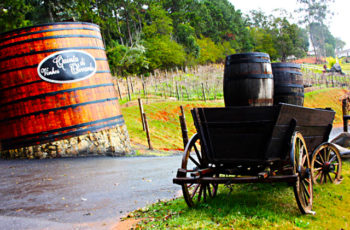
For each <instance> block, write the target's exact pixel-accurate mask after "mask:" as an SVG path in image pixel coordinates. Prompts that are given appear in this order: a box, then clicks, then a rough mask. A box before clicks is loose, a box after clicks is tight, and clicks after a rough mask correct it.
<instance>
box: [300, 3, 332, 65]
mask: <svg viewBox="0 0 350 230" xmlns="http://www.w3.org/2000/svg"><path fill="white" fill-rule="evenodd" d="M297 1H298V2H299V3H300V4H301V7H300V8H299V9H298V10H297V12H299V13H302V15H303V18H302V20H301V23H303V24H305V25H307V28H308V31H309V35H310V40H311V44H312V46H313V49H314V52H315V56H316V61H320V59H319V57H320V55H321V54H322V53H323V54H324V53H325V43H324V40H325V35H324V33H325V32H324V31H323V29H324V28H325V20H326V18H329V16H331V15H332V12H331V11H330V9H329V4H330V3H331V2H333V0H297ZM315 23H318V24H319V25H320V27H319V28H312V24H315ZM318 29H320V30H318ZM316 31H317V33H319V34H318V35H315V34H314V33H315V32H316ZM316 36H318V40H315V39H316ZM316 43H317V44H318V47H317V45H316Z"/></svg>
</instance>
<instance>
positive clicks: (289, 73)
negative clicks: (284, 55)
mask: <svg viewBox="0 0 350 230" xmlns="http://www.w3.org/2000/svg"><path fill="white" fill-rule="evenodd" d="M271 66H272V73H273V77H274V88H275V94H274V104H275V105H277V104H278V103H280V102H283V103H288V104H294V105H300V106H303V105H304V84H303V76H302V73H301V68H300V65H299V64H296V63H286V62H279V63H272V64H271Z"/></svg>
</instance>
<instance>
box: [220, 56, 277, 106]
mask: <svg viewBox="0 0 350 230" xmlns="http://www.w3.org/2000/svg"><path fill="white" fill-rule="evenodd" d="M224 100H225V106H271V105H273V75H272V70H271V63H270V56H269V55H268V54H266V53H261V52H252V53H240V54H233V55H230V56H227V57H226V60H225V70H224Z"/></svg>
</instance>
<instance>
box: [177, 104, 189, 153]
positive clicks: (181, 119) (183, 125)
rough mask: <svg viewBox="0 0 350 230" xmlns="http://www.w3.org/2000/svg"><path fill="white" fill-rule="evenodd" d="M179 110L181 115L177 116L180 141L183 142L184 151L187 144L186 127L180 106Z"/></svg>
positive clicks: (182, 109)
mask: <svg viewBox="0 0 350 230" xmlns="http://www.w3.org/2000/svg"><path fill="white" fill-rule="evenodd" d="M180 109H181V115H180V116H179V120H180V125H181V133H182V140H183V144H184V149H185V148H186V145H187V143H188V131H187V125H186V119H185V112H184V108H183V106H182V105H181V106H180Z"/></svg>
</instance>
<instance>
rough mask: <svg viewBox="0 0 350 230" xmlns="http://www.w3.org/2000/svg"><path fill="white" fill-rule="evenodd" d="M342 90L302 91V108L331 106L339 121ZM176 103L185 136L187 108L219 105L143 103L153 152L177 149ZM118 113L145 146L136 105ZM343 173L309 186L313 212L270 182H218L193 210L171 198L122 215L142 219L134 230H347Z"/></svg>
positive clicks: (348, 196)
mask: <svg viewBox="0 0 350 230" xmlns="http://www.w3.org/2000/svg"><path fill="white" fill-rule="evenodd" d="M347 93H348V91H347V90H344V89H332V88H330V89H321V90H317V91H313V92H309V93H306V94H305V106H306V107H314V108H325V107H331V108H332V109H333V110H335V111H336V112H337V115H336V118H335V123H338V124H339V123H341V100H340V99H341V98H342V97H343V96H344V95H345V94H347ZM180 105H183V106H184V108H185V115H186V120H187V125H188V130H189V136H191V135H192V134H194V133H195V128H194V127H193V121H192V116H191V114H190V109H191V108H193V107H204V106H206V107H209V106H211V107H215V106H217V107H222V106H224V104H223V101H217V102H207V103H204V102H202V101H201V102H184V101H176V102H161V103H153V104H149V105H144V109H145V112H146V114H147V118H148V122H149V126H150V131H151V139H152V143H153V146H154V147H155V148H157V149H158V150H172V151H173V150H179V151H180V150H182V149H183V146H182V138H181V133H180V127H179V119H178V116H179V115H180V108H179V106H180ZM123 115H124V118H125V121H126V124H127V126H128V130H129V133H130V137H131V140H132V142H133V143H137V144H141V145H147V142H146V137H145V133H144V131H142V128H141V127H142V126H141V119H140V113H139V108H138V107H137V106H132V107H127V108H123ZM141 154H142V153H141ZM343 177H344V180H343V182H342V183H341V184H340V185H333V184H327V185H322V186H321V185H317V186H315V187H314V208H313V209H314V210H315V211H316V212H317V214H316V215H315V216H311V215H301V214H300V212H299V209H298V207H297V204H296V201H295V198H294V193H293V189H292V187H288V186H287V185H286V184H283V183H278V184H277V183H276V184H241V185H234V186H233V187H232V189H230V188H228V187H226V186H220V187H219V193H218V195H217V197H215V198H214V199H209V200H208V202H207V203H202V204H200V205H199V206H197V207H195V208H188V207H187V205H186V203H185V201H184V200H183V198H177V199H174V200H170V201H160V202H158V203H156V204H153V205H151V206H149V207H147V208H143V209H140V210H137V211H135V212H133V213H131V214H129V217H128V218H130V217H132V218H140V219H142V221H141V222H140V223H139V224H138V226H137V227H136V229H350V208H349V207H350V162H344V163H343ZM169 183H171V182H169ZM178 188H179V190H180V186H179V187H178Z"/></svg>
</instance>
